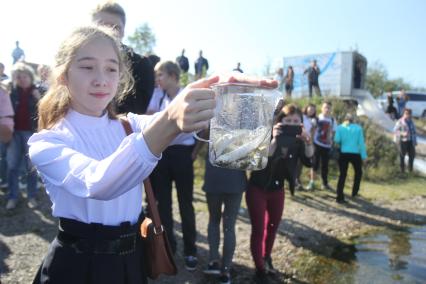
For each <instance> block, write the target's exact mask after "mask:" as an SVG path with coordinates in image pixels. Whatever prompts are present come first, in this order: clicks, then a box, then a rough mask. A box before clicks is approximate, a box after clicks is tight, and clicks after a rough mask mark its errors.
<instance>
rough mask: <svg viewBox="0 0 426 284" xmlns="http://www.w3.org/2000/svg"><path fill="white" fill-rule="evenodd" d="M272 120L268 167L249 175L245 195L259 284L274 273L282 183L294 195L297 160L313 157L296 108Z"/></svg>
mask: <svg viewBox="0 0 426 284" xmlns="http://www.w3.org/2000/svg"><path fill="white" fill-rule="evenodd" d="M275 121H276V122H275V124H274V127H273V130H272V141H271V146H270V148H269V158H268V164H267V166H266V168H265V169H263V170H260V171H253V172H251V175H250V179H249V186H248V190H247V193H246V203H247V208H248V211H249V215H250V220H251V224H252V230H251V238H250V249H251V253H252V256H253V260H254V263H255V266H256V281H257V282H258V283H265V282H266V281H268V280H267V279H268V273H275V269H274V267H273V265H272V258H271V252H272V247H273V245H274V240H275V236H276V233H277V230H278V227H279V224H280V221H281V216H282V213H283V210H284V200H285V195H284V180H285V179H287V181H288V183H289V188H290V192H291V193H292V194H294V184H295V183H294V181H295V178H296V164H297V161H298V159H301V160H302V162H303V163H306V164H308V163H310V160H311V159H310V158H311V157H312V155H313V145H312V142H311V139H310V136H309V134H308V133H306V131H305V130H304V129H303V126H302V115H301V112H300V111H299V110H298V109H297V107H296V106H295V105H293V104H290V105H286V106H284V107H283V108H282V110H281V112H280V113H279V114H278V115H277V117H276V120H275ZM265 235H266V236H265Z"/></svg>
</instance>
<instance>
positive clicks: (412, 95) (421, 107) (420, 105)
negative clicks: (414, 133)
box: [376, 91, 426, 119]
mask: <svg viewBox="0 0 426 284" xmlns="http://www.w3.org/2000/svg"><path fill="white" fill-rule="evenodd" d="M399 94H400V91H395V92H392V96H393V99H394V107H395V108H398V107H397V103H396V97H397V96H398V95H399ZM405 94H406V95H407V96H408V102H407V105H406V106H405V107H407V108H409V109H411V110H412V111H413V113H412V115H413V116H414V117H422V118H425V119H426V93H422V92H417V91H406V92H405ZM387 95H388V93H384V94H382V95H381V96H379V97H377V98H376V100H377V102H378V103H379V105H380V107H381V108H382V109H383V110H386V108H387V106H388V100H387Z"/></svg>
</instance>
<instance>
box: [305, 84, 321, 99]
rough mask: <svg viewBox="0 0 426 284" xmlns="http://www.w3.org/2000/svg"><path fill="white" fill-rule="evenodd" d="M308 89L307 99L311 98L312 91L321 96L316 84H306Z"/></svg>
mask: <svg viewBox="0 0 426 284" xmlns="http://www.w3.org/2000/svg"><path fill="white" fill-rule="evenodd" d="M308 88H309V97H310V98H312V89H313V88H314V89H315V92H316V93H317V95H318V96H321V89H320V87H319V84H318V83H313V82H309V83H308Z"/></svg>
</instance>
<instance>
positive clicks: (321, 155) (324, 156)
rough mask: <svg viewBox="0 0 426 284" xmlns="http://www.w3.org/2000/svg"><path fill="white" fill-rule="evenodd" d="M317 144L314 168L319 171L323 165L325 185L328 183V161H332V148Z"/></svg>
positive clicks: (323, 181)
mask: <svg viewBox="0 0 426 284" xmlns="http://www.w3.org/2000/svg"><path fill="white" fill-rule="evenodd" d="M314 146H315V153H314V160H313V162H314V163H313V169H314V171H315V172H317V171H318V169H319V167H320V165H321V179H322V184H323V185H328V163H329V161H330V156H329V155H330V148H326V147H322V146H319V145H317V144H314Z"/></svg>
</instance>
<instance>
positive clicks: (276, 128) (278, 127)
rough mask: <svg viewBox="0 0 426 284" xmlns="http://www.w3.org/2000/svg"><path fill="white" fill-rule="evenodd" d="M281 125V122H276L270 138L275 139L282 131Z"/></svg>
mask: <svg viewBox="0 0 426 284" xmlns="http://www.w3.org/2000/svg"><path fill="white" fill-rule="evenodd" d="M281 126H283V124H282V122H278V123H276V124H275V125H274V127H273V128H272V138H273V139H275V138H276V137H277V136H279V135H280V134H282V133H283V131H282V128H281Z"/></svg>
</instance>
